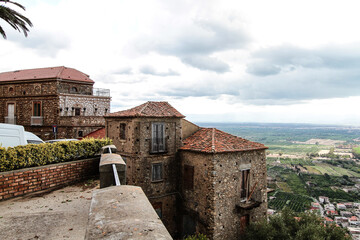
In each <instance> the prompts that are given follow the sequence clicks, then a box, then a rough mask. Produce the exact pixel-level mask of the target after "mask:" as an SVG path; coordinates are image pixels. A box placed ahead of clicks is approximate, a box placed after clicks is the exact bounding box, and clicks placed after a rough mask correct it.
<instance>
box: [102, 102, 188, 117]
mask: <svg viewBox="0 0 360 240" xmlns="http://www.w3.org/2000/svg"><path fill="white" fill-rule="evenodd" d="M106 117H177V118H183V117H185V116H184V115H182V114H181V113H179V112H178V110H176V109H175V108H174V107H173V106H171V105H170V104H169V103H168V102H150V101H149V102H146V103H144V104H141V105H140V106H137V107H134V108H131V109H128V110H124V111H119V112H115V113H110V114H107V115H106Z"/></svg>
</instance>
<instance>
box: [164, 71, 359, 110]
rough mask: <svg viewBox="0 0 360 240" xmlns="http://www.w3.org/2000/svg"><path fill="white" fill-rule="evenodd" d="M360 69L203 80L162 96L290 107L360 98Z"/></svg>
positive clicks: (171, 88) (165, 92) (170, 90)
mask: <svg viewBox="0 0 360 240" xmlns="http://www.w3.org/2000/svg"><path fill="white" fill-rule="evenodd" d="M358 79H360V69H359V70H354V71H348V70H347V69H345V70H343V69H316V68H310V69H307V68H303V69H301V71H299V70H296V71H289V72H286V73H279V74H277V75H267V76H261V77H258V76H256V75H255V76H252V75H248V76H245V77H243V78H241V79H221V78H218V79H201V80H199V81H197V82H196V83H193V84H188V85H184V86H170V88H169V89H167V90H166V91H161V92H159V93H160V94H162V95H165V94H166V95H167V96H174V97H178V98H186V97H207V98H209V99H210V98H212V99H213V98H215V99H216V98H218V97H219V96H222V95H227V96H228V97H229V99H231V102H243V103H248V104H254V105H288V104H295V103H301V102H303V101H305V100H312V99H327V98H343V97H349V96H360V92H359V89H360V81H359V80H358Z"/></svg>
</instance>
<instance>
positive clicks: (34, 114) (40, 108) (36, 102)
mask: <svg viewBox="0 0 360 240" xmlns="http://www.w3.org/2000/svg"><path fill="white" fill-rule="evenodd" d="M35 104H36V105H38V106H39V107H38V109H37V108H36V109H37V110H38V111H39V113H38V114H39V115H36V113H35ZM32 116H33V117H41V116H42V102H41V101H33V102H32Z"/></svg>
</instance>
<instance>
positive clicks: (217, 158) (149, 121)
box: [105, 102, 267, 239]
mask: <svg viewBox="0 0 360 240" xmlns="http://www.w3.org/2000/svg"><path fill="white" fill-rule="evenodd" d="M105 122H106V123H105V125H106V135H107V136H108V137H109V138H111V139H112V140H113V143H114V144H115V145H116V147H117V149H118V152H119V153H120V154H121V155H122V157H123V158H124V160H125V161H126V162H127V173H126V175H127V184H130V185H137V186H141V187H142V188H143V190H144V192H145V194H146V195H147V197H148V198H149V200H150V202H151V203H152V205H153V207H154V208H155V210H156V211H157V213H158V214H159V216H160V217H161V219H162V220H163V222H164V224H165V226H166V227H167V228H168V230H169V232H170V233H171V234H172V235H173V236H174V237H179V236H184V235H187V234H194V233H195V232H201V233H204V234H206V235H207V236H208V237H209V238H210V239H238V238H239V236H240V234H241V231H242V229H243V228H244V227H245V226H246V225H247V224H248V223H249V222H250V221H256V220H257V219H260V218H262V217H266V211H267V201H266V200H267V194H266V177H267V176H266V157H265V150H266V149H267V147H265V146H264V145H262V144H260V143H255V142H251V141H248V140H245V139H242V138H239V137H236V136H233V135H231V134H228V133H225V132H222V131H220V130H217V129H212V128H200V127H198V126H197V125H195V124H193V123H191V122H189V121H187V120H185V119H184V116H183V115H182V114H181V113H179V112H178V111H177V110H176V109H174V108H173V107H172V106H171V105H170V104H169V103H167V102H147V103H144V104H142V105H140V106H138V107H135V108H132V109H129V110H125V111H120V112H116V113H111V114H108V115H106V116H105Z"/></svg>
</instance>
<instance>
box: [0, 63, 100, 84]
mask: <svg viewBox="0 0 360 240" xmlns="http://www.w3.org/2000/svg"><path fill="white" fill-rule="evenodd" d="M56 78H61V79H64V80H75V81H81V82H89V83H93V82H94V81H93V80H91V79H90V78H89V75H86V74H85V73H82V72H80V71H78V70H76V69H73V68H67V67H64V66H62V67H48V68H35V69H25V70H16V71H11V72H2V73H0V82H5V81H20V80H32V79H56Z"/></svg>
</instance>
